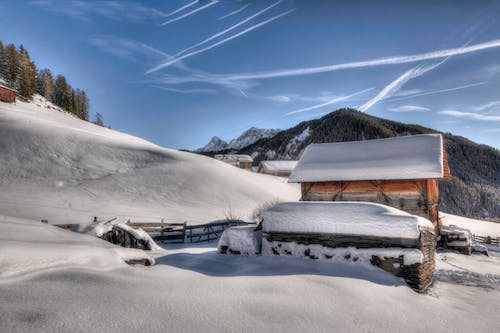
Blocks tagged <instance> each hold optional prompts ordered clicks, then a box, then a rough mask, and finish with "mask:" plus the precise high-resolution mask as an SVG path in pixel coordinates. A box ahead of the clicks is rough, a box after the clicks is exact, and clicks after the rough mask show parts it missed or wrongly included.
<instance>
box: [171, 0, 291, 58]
mask: <svg viewBox="0 0 500 333" xmlns="http://www.w3.org/2000/svg"><path fill="white" fill-rule="evenodd" d="M282 1H283V0H280V1H278V2H276V3H274V4H272V5H271V6H269V7H266V8H264V9H262V10H261V11H259V12H257V13H255V14H253V15H251V16H249V17H247V18H246V19H244V20H242V21H241V22H238V23H236V24H235V25H233V26H230V27H229V28H227V29H225V30H222V31H220V32H218V33H216V34H214V35H212V36H210V37H208V38H207V39H204V40H202V41H201V42H199V43H196V44H194V45H191V46H190V47H188V48H186V49H184V50H182V51H179V52H177V53H176V54H175V55H174V56H173V58H175V57H178V56H180V55H182V54H184V53H186V52H187V51H189V50H192V49H194V48H196V47H198V46H200V45H203V44H206V43H208V42H210V41H211V40H213V39H215V38H217V37H220V36H222V35H224V34H226V33H227V32H229V31H231V30H234V29H236V28H238V27H239V26H241V25H243V24H245V23H247V22H248V21H250V20H252V19H254V18H256V17H257V16H259V15H262V14H264V13H265V12H267V11H268V10H269V9H271V8H273V7H275V6H277V5H279V4H280V3H281V2H282Z"/></svg>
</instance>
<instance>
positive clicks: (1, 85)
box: [0, 84, 17, 92]
mask: <svg viewBox="0 0 500 333" xmlns="http://www.w3.org/2000/svg"><path fill="white" fill-rule="evenodd" d="M0 88H5V89H8V90H12V91H15V92H17V90H16V89H13V88H11V87H7V86H4V85H3V84H0Z"/></svg>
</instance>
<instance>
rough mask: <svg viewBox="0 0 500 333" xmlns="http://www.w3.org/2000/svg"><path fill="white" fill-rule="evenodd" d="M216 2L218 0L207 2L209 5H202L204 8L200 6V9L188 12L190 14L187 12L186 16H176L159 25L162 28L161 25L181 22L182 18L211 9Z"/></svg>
mask: <svg viewBox="0 0 500 333" xmlns="http://www.w3.org/2000/svg"><path fill="white" fill-rule="evenodd" d="M218 2H219V0H214V1H212V2H209V3H207V4H206V5H204V6H201V7H199V8H196V9H194V10H192V11H190V12H187V13H186V14H183V15H181V16H178V17H176V18H173V19H171V20H168V21H166V22H163V23H162V24H161V25H162V26H163V25H167V24H170V23H173V22H176V21H179V20H182V19H183V18H186V17H188V16H191V15H193V14H195V13H197V12H199V11H200V10H203V9H206V8H208V7H211V6H213V5H215V4H217V3H218Z"/></svg>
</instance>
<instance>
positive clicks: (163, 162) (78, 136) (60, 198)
mask: <svg viewBox="0 0 500 333" xmlns="http://www.w3.org/2000/svg"><path fill="white" fill-rule="evenodd" d="M47 106H48V104H47V103H44V102H43V99H41V98H39V97H37V98H36V100H35V102H33V103H23V102H21V101H18V102H17V103H16V104H6V103H0V137H1V138H2V139H1V140H0V161H2V163H0V214H4V215H9V216H17V217H24V218H30V219H34V220H41V219H47V220H48V221H49V223H84V222H90V221H91V220H92V218H93V216H98V217H100V218H107V217H118V218H119V219H122V220H126V219H129V218H130V219H133V220H136V221H137V220H139V221H152V222H153V221H156V222H158V221H159V219H160V218H162V217H163V218H165V221H167V222H168V221H173V222H183V221H187V222H188V223H190V224H196V223H205V222H208V221H211V220H215V219H221V218H225V217H227V215H232V217H236V218H248V217H249V216H250V215H251V213H252V211H253V210H254V209H255V208H256V207H257V206H259V205H260V204H262V203H263V202H265V201H276V200H281V201H290V200H297V199H298V198H299V197H300V189H299V187H298V186H294V185H291V184H286V183H284V182H282V181H281V180H280V179H278V177H273V176H268V175H261V174H255V173H251V172H248V171H245V170H240V169H237V168H235V167H232V166H230V165H227V164H225V163H222V162H219V161H216V160H214V159H212V158H208V157H204V156H200V155H196V154H190V153H186V152H179V151H176V150H171V149H165V148H162V147H159V146H156V145H154V144H152V143H150V142H147V141H145V140H143V139H140V138H137V137H134V136H131V135H127V134H124V133H120V132H117V131H113V130H110V129H107V128H102V127H99V126H96V125H94V124H91V123H88V122H84V121H82V120H79V119H77V118H75V117H72V116H71V115H68V114H65V113H62V112H58V111H55V110H54V109H49V108H47Z"/></svg>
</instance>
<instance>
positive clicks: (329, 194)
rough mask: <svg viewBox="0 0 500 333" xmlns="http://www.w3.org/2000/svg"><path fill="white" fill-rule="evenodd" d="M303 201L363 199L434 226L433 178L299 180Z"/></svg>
mask: <svg viewBox="0 0 500 333" xmlns="http://www.w3.org/2000/svg"><path fill="white" fill-rule="evenodd" d="M301 188H302V198H301V200H303V201H367V202H376V203H381V204H384V205H387V206H391V207H394V208H398V209H401V210H404V211H406V212H408V213H410V214H414V215H419V216H422V217H425V218H428V219H429V220H430V221H431V222H432V223H433V224H434V226H435V227H436V229H438V227H439V218H438V203H439V189H438V180H437V179H421V180H383V181H351V182H317V183H301Z"/></svg>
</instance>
